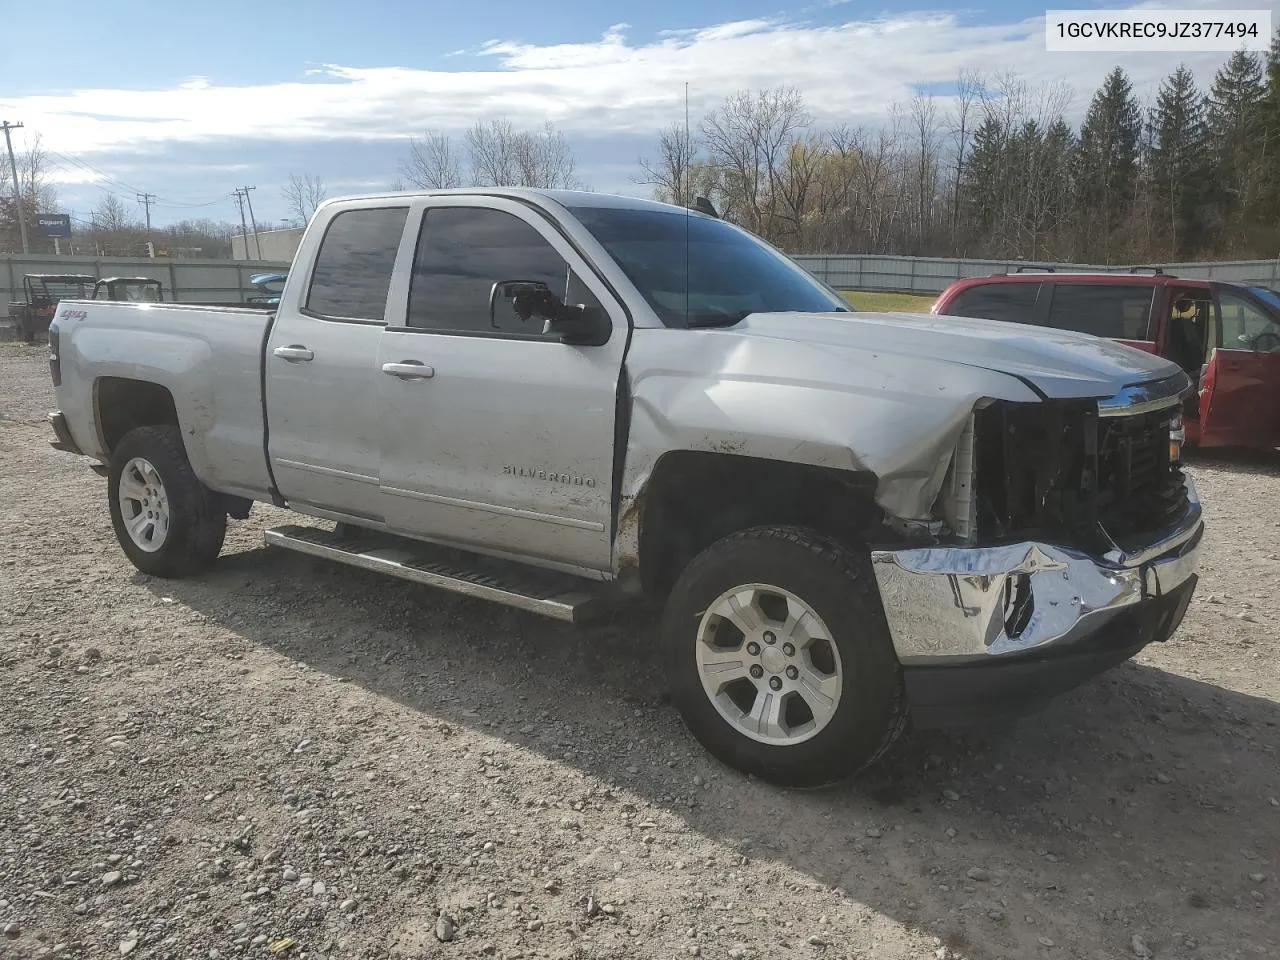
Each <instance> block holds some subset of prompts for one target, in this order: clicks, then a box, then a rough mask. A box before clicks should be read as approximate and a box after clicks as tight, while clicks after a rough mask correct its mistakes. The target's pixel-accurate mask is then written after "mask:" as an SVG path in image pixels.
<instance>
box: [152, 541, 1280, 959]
mask: <svg viewBox="0 0 1280 960" xmlns="http://www.w3.org/2000/svg"><path fill="white" fill-rule="evenodd" d="M139 579H140V581H141V582H143V583H145V584H146V586H147V588H148V589H150V590H152V591H153V592H154V593H155V594H157V595H164V596H166V597H172V598H175V599H177V600H180V601H181V602H182V603H185V604H186V605H188V606H189V607H190V608H192V609H193V610H195V611H198V612H200V613H201V614H203V615H204V616H206V617H208V618H209V619H210V620H212V621H213V622H214V623H216V624H219V625H221V626H222V627H224V628H226V629H228V630H230V631H233V632H235V633H236V634H238V635H240V636H241V637H243V638H244V639H246V640H247V641H249V642H250V643H252V644H254V645H256V646H259V647H261V648H268V649H270V650H273V651H275V652H276V653H278V654H280V655H282V656H284V657H286V658H288V659H290V660H294V661H298V662H302V663H305V664H306V665H307V666H308V667H309V668H311V669H314V670H317V671H322V672H323V673H325V674H328V675H330V676H333V677H337V678H341V679H342V680H345V681H348V682H350V683H353V684H358V685H359V686H360V687H362V688H364V689H366V690H367V691H369V692H371V693H373V694H376V695H378V696H381V697H386V698H389V699H391V700H393V701H395V702H397V703H399V704H403V705H404V706H407V707H409V708H411V709H413V710H415V711H418V712H419V713H421V714H422V715H423V716H424V718H430V719H431V720H433V721H444V722H446V723H448V724H451V725H456V726H458V727H471V728H475V729H477V730H480V731H482V732H484V733H485V734H487V735H489V736H500V737H502V738H503V739H504V740H506V741H507V742H509V743H511V744H513V745H515V746H517V747H519V748H520V749H522V750H527V751H531V752H533V753H534V754H537V755H540V756H542V757H545V758H547V759H551V760H554V761H556V762H563V763H569V764H572V765H573V766H574V767H576V768H577V769H579V770H581V771H582V772H584V773H587V774H590V775H591V776H594V777H596V778H599V779H600V780H601V781H604V782H605V783H607V784H612V785H616V786H617V787H621V788H623V789H625V790H628V791H631V792H634V793H636V794H638V795H639V796H640V797H641V798H642V799H643V800H647V801H648V802H650V803H651V804H653V805H654V806H655V807H659V808H663V809H666V810H668V811H669V812H671V813H672V814H674V815H675V816H677V817H679V818H681V819H682V820H683V821H684V823H685V824H686V825H687V827H688V829H689V830H692V831H695V832H697V833H699V834H701V835H703V836H705V837H708V838H711V839H714V840H716V841H719V842H722V843H725V844H728V845H729V846H731V847H732V848H733V849H736V850H737V851H738V852H740V853H743V854H744V855H748V856H750V857H751V858H752V859H754V860H773V861H777V862H779V863H783V864H786V865H787V866H789V867H791V868H793V869H795V870H797V871H801V872H802V873H804V874H807V875H808V876H810V877H812V878H813V879H814V880H816V881H818V882H819V883H821V884H823V885H825V886H827V887H839V888H841V889H842V890H843V891H844V892H845V894H846V895H847V896H848V897H849V898H850V900H852V901H856V902H858V903H860V904H863V905H865V906H867V907H869V908H871V909H873V910H875V911H877V912H880V913H883V914H886V915H888V916H891V917H893V918H894V919H896V920H898V921H900V922H902V923H904V924H906V925H907V926H909V927H911V928H913V929H916V930H919V931H923V932H925V933H927V934H931V935H934V936H937V937H939V938H942V940H943V941H944V942H946V943H948V944H950V945H951V946H953V947H956V948H957V949H960V950H962V951H963V952H964V954H965V955H966V956H970V957H1006V956H1007V957H1016V956H1020V953H1019V949H1018V944H1023V943H1025V942H1026V940H1025V938H1026V937H1027V935H1028V932H1030V942H1031V943H1033V944H1034V943H1036V941H1037V934H1040V933H1043V934H1045V935H1046V937H1047V938H1049V939H1051V940H1055V941H1056V942H1058V943H1059V944H1060V945H1063V946H1066V945H1067V944H1071V945H1073V946H1074V947H1076V948H1078V949H1079V951H1081V952H1078V953H1076V954H1075V955H1079V956H1091V957H1092V956H1101V955H1103V954H1106V955H1112V954H1119V953H1122V954H1126V955H1128V953H1129V952H1130V938H1131V937H1132V935H1133V934H1134V933H1136V932H1139V931H1141V932H1142V933H1143V935H1144V936H1145V937H1146V940H1147V942H1148V943H1149V945H1150V946H1151V948H1152V949H1153V950H1156V951H1157V955H1160V956H1163V955H1166V953H1165V950H1168V951H1169V953H1170V954H1171V955H1173V954H1176V955H1181V954H1182V953H1183V952H1185V951H1188V950H1191V949H1192V948H1191V947H1189V946H1187V945H1188V944H1192V943H1199V944H1200V945H1201V946H1202V947H1204V948H1205V949H1209V948H1210V946H1211V945H1212V947H1213V948H1214V949H1216V950H1226V951H1227V952H1231V951H1233V950H1235V949H1237V948H1239V947H1242V946H1244V945H1246V944H1251V945H1254V949H1257V950H1261V949H1262V948H1261V945H1262V944H1263V943H1264V942H1265V943H1269V944H1271V945H1272V946H1274V942H1275V935H1276V928H1275V927H1274V926H1271V924H1273V923H1274V920H1275V914H1274V913H1273V912H1270V911H1273V910H1274V907H1273V906H1271V905H1270V903H1269V901H1266V902H1260V901H1258V900H1257V898H1256V896H1254V894H1255V892H1259V891H1262V890H1263V889H1264V888H1262V887H1259V886H1258V885H1257V884H1256V883H1254V882H1253V881H1251V880H1250V879H1249V875H1250V874H1251V873H1257V872H1262V873H1266V874H1268V875H1273V874H1274V873H1275V863H1274V858H1275V856H1276V851H1280V809H1276V806H1275V801H1274V800H1273V799H1272V798H1276V797H1280V763H1278V762H1277V747H1278V744H1280V704H1277V703H1275V702H1273V701H1271V700H1267V699H1263V698H1259V697H1251V696H1246V695H1242V694H1239V693H1234V692H1230V691H1227V690H1224V689H1222V688H1219V687H1216V686H1213V685H1211V684H1207V683H1202V682H1199V681H1196V680H1192V679H1188V678H1186V677H1182V676H1178V675H1175V674H1171V673H1167V672H1165V671H1162V670H1160V669H1157V668H1154V667H1151V666H1143V665H1138V664H1133V663H1131V664H1126V665H1124V666H1122V667H1121V668H1119V669H1117V670H1115V671H1112V672H1111V673H1110V674H1108V675H1106V676H1104V677H1102V678H1099V679H1098V680H1097V681H1095V682H1094V683H1092V684H1091V685H1089V686H1087V687H1085V688H1083V689H1081V690H1080V691H1077V692H1075V693H1073V694H1070V695H1068V696H1066V697H1063V698H1061V699H1060V700H1058V701H1057V702H1055V703H1054V704H1052V705H1051V706H1050V707H1049V708H1048V709H1047V710H1046V711H1045V713H1044V714H1042V715H1041V716H1039V717H1032V718H1028V719H1026V720H1024V721H1022V722H1021V723H1018V724H1016V725H1011V726H1009V727H1006V728H1003V729H996V730H985V731H975V732H969V733H957V734H954V735H947V734H929V735H923V734H915V735H908V736H907V737H906V738H904V740H903V741H902V743H901V744H900V745H899V747H898V748H897V749H896V750H895V752H894V753H893V754H892V756H891V757H890V758H889V759H888V760H887V761H886V762H884V763H882V764H881V765H880V766H879V767H877V768H876V769H874V770H873V771H870V772H869V773H868V774H866V775H864V777H863V778H861V779H860V780H858V781H855V782H853V783H851V784H848V785H844V786H841V787H837V788H834V789H832V790H828V791H819V792H810V793H796V792H786V791H782V790H777V789H774V788H771V787H769V786H767V785H765V784H762V783H759V782H757V781H753V780H749V779H747V778H744V777H742V776H740V775H738V774H736V773H735V772H733V771H731V770H728V769H726V768H724V767H722V766H720V765H719V764H718V763H716V762H715V761H714V760H712V759H711V758H710V757H708V756H707V755H706V754H705V753H704V752H703V751H702V750H701V748H700V747H699V746H698V745H697V744H696V743H695V742H694V741H693V740H692V738H691V737H690V736H689V735H688V733H687V732H686V731H685V729H684V727H683V726H682V724H681V722H680V719H679V717H678V716H677V715H676V713H675V711H674V709H672V708H671V707H670V706H669V705H668V704H667V703H666V702H665V694H664V683H663V680H662V677H661V674H660V672H659V670H658V668H657V666H656V663H655V658H654V657H652V656H650V655H649V652H648V648H649V645H650V644H651V643H652V642H653V639H654V637H655V636H656V625H655V624H653V623H652V622H643V621H642V622H634V623H633V622H627V621H625V620H621V619H620V620H617V621H615V622H612V623H607V624H604V625H599V626H595V627H590V628H583V629H574V628H570V627H566V626H564V625H561V624H557V623H554V622H551V621H545V620H542V619H540V618H537V617H534V616H531V615H526V614H523V613H520V612H518V611H512V610H506V609H504V608H495V607H493V606H491V605H487V604H483V603H479V602H475V601H469V600H466V599H463V598H460V597H454V596H452V595H446V594H443V593H440V592H437V591H432V590H428V589H425V588H420V587H416V586H413V585H411V584H405V583H400V582H397V581H392V580H388V579H384V578H381V577H378V576H375V575H372V574H366V573H363V572H361V571H357V570H351V569H348V568H344V567H338V566H335V565H330V564H326V563H324V562H322V561H313V560H309V559H307V558H304V557H299V556H294V555H291V554H285V553H283V552H275V551H268V550H266V549H265V548H258V549H251V550H248V551H245V552H241V553H238V554H232V555H230V556H227V557H224V558H223V559H222V560H220V561H219V563H218V565H217V566H216V568H215V569H214V571H213V572H212V573H210V574H209V575H208V576H206V577H205V578H204V579H202V580H200V581H180V582H173V581H166V582H160V581H150V580H149V579H147V578H139ZM1175 642H1176V640H1175ZM293 695H294V696H297V695H303V696H305V693H303V694H293ZM425 727H426V725H425V724H424V732H423V736H424V737H427V738H431V737H434V736H439V734H438V733H433V732H432V730H430V729H425ZM566 752H568V753H567V756H566ZM695 776H698V777H700V778H701V780H702V781H703V783H702V785H696V784H695V781H694V777H695ZM971 871H972V872H971ZM1273 881H1274V877H1273ZM1273 886H1274V882H1271V883H1268V884H1267V885H1266V887H1267V888H1268V889H1265V893H1266V894H1267V895H1268V896H1274V891H1272V890H1271V889H1269V888H1270V887H1273ZM1152 925H1156V926H1157V928H1158V929H1157V930H1156V932H1153V930H1152ZM1015 928H1016V929H1015ZM1227 931H1229V933H1228V932H1227ZM1189 938H1190V939H1189ZM1224 938H1225V939H1224ZM1246 952H1247V951H1246ZM1021 955H1025V954H1021ZM1188 955H1190V954H1188Z"/></svg>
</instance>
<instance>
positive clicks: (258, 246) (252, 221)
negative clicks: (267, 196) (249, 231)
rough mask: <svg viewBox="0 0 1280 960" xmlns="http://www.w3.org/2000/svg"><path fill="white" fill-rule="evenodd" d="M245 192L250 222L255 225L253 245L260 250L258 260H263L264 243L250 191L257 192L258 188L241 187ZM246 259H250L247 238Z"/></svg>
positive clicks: (246, 240) (246, 239)
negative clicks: (259, 233)
mask: <svg viewBox="0 0 1280 960" xmlns="http://www.w3.org/2000/svg"><path fill="white" fill-rule="evenodd" d="M240 189H241V190H242V191H244V200H245V203H247V204H249V222H250V223H251V224H253V244H254V246H256V247H257V248H258V259H259V260H261V259H262V241H261V240H259V239H258V221H257V220H255V219H254V218H253V198H252V197H250V196H249V191H250V190H257V189H258V188H257V187H241V188H240ZM244 254H245V259H246V260H247V259H248V258H249V240H248V238H247V237H246V238H245V242H244Z"/></svg>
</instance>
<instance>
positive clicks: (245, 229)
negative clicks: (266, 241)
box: [231, 188, 249, 260]
mask: <svg viewBox="0 0 1280 960" xmlns="http://www.w3.org/2000/svg"><path fill="white" fill-rule="evenodd" d="M231 195H232V196H233V197H235V198H236V205H237V206H238V207H239V208H240V236H241V237H243V238H244V258H245V259H246V260H248V259H249V226H248V224H246V223H245V222H244V200H245V197H246V196H247V195H246V194H244V193H241V192H240V190H239V188H237V189H236V190H235V192H233V193H232V194H231Z"/></svg>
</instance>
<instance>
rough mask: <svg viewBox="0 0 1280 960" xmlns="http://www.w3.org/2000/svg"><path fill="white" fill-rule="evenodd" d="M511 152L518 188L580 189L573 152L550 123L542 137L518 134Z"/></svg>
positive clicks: (530, 133)
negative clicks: (576, 187) (578, 187)
mask: <svg viewBox="0 0 1280 960" xmlns="http://www.w3.org/2000/svg"><path fill="white" fill-rule="evenodd" d="M511 148H512V153H513V159H514V163H515V169H516V174H517V183H518V185H519V186H522V187H537V188H541V189H544V190H567V189H570V188H572V187H575V186H577V185H578V181H577V177H576V176H575V175H574V170H575V167H576V163H575V161H574V158H573V150H572V149H570V147H569V142H568V141H567V140H565V138H564V134H563V133H561V132H560V131H559V130H557V129H556V127H555V124H553V123H551V122H550V121H547V123H546V125H545V126H544V127H543V128H542V132H541V133H532V132H522V133H519V134H516V136H515V138H514V140H513V141H512V144H511Z"/></svg>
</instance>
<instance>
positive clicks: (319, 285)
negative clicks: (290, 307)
mask: <svg viewBox="0 0 1280 960" xmlns="http://www.w3.org/2000/svg"><path fill="white" fill-rule="evenodd" d="M408 215H409V208H408V207H382V208H380V209H377V210H348V211H346V212H345V213H340V214H338V215H337V216H336V217H334V218H333V220H332V221H331V222H330V224H329V228H328V229H327V230H326V231H325V233H324V239H322V240H321V241H320V250H319V252H318V253H317V254H316V266H315V270H314V272H313V273H312V274H311V289H310V290H308V291H307V310H309V311H310V312H312V313H316V314H319V315H320V316H323V317H334V318H337V319H342V320H377V321H379V322H382V321H384V320H385V317H386V310H387V290H388V289H389V288H390V286H391V271H392V270H393V269H394V268H395V265H396V251H397V250H399V248H400V238H401V236H402V235H403V234H404V222H405V219H406V218H407V217H408Z"/></svg>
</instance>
